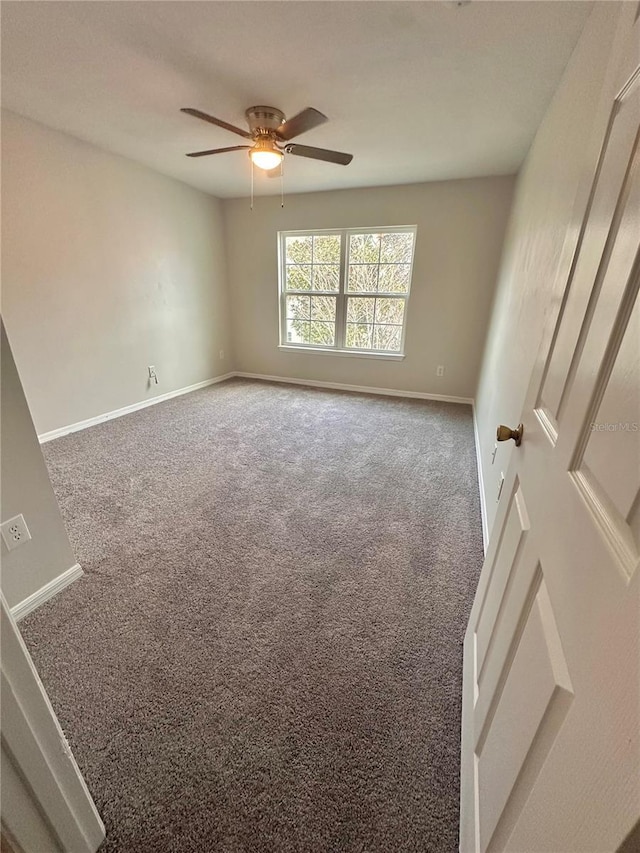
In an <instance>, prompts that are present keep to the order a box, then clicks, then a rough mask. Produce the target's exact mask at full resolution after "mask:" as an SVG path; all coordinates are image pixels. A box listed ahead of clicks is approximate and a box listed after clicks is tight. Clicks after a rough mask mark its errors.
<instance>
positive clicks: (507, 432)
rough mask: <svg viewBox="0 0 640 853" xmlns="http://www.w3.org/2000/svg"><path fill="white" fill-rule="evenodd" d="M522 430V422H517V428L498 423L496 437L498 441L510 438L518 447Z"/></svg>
mask: <svg viewBox="0 0 640 853" xmlns="http://www.w3.org/2000/svg"><path fill="white" fill-rule="evenodd" d="M523 432H524V426H523V425H522V424H518V428H517V429H511V427H508V426H504V425H503V424H500V426H499V427H498V431H497V434H496V438H497V439H498V441H509V439H510V438H512V439H513V440H514V441H515V443H516V447H520V444H521V442H522V434H523Z"/></svg>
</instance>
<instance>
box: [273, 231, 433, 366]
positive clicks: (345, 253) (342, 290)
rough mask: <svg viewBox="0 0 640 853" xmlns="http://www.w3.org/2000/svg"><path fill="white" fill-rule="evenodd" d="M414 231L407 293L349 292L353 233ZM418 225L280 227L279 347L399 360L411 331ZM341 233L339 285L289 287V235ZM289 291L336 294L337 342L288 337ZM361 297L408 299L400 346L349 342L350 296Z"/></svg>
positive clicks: (294, 292) (325, 294) (289, 349)
mask: <svg viewBox="0 0 640 853" xmlns="http://www.w3.org/2000/svg"><path fill="white" fill-rule="evenodd" d="M408 232H410V233H412V234H413V252H412V253H411V264H410V269H409V288H408V290H407V292H406V293H398V292H390V293H387V292H380V293H378V292H375V293H370V292H356V293H354V292H349V291H348V290H347V277H348V272H349V245H350V242H351V241H350V237H351V235H353V234H395V233H408ZM417 232H418V227H417V225H392V226H388V225H387V226H380V227H377V228H370V227H367V228H314V229H305V230H303V231H279V232H278V298H279V300H280V311H279V318H280V323H279V329H278V340H279V344H278V348H279V349H281V350H288V351H289V352H295V351H300V350H303V351H306V352H316V353H324V354H331V355H341V356H344V355H347V356H359V357H361V358H379V359H388V360H394V361H395V360H399V359H403V358H404V345H405V338H406V333H407V320H408V309H409V297H410V296H411V284H412V281H413V262H414V259H415V254H416V238H417ZM325 234H339V235H340V286H339V289H338V290H337V291H336V290H332V291H324V290H316V291H313V290H304V291H303V290H300V291H298V290H287V289H286V242H285V241H286V238H287V237H312V236H314V235H325ZM287 295H290V296H293V295H305V296H314V295H316V296H333V297H335V299H336V326H335V342H334V345H333V346H327V345H321V344H310V343H294V342H292V341H287V340H286V334H287V320H286V297H287ZM349 297H352V298H356V299H357V298H359V297H382V298H390V299H403V300H404V314H403V321H402V337H401V341H400V349H399V350H379V349H355V348H353V347H347V346H346V345H345V337H346V330H347V318H346V308H347V298H349Z"/></svg>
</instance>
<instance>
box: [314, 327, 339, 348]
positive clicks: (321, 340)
mask: <svg viewBox="0 0 640 853" xmlns="http://www.w3.org/2000/svg"><path fill="white" fill-rule="evenodd" d="M335 328H336V327H335V323H320V322H318V321H315V322H314V321H312V322H311V323H309V343H310V344H315V345H316V346H326V347H332V346H333V344H334V341H335Z"/></svg>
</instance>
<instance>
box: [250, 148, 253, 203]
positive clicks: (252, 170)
mask: <svg viewBox="0 0 640 853" xmlns="http://www.w3.org/2000/svg"><path fill="white" fill-rule="evenodd" d="M249 160H250V161H251V210H253V160H251V157H249Z"/></svg>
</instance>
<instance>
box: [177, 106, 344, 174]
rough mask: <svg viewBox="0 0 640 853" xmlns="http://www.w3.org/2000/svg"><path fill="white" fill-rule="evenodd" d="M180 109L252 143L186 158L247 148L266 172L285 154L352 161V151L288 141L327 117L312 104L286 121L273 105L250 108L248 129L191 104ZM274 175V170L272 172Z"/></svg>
mask: <svg viewBox="0 0 640 853" xmlns="http://www.w3.org/2000/svg"><path fill="white" fill-rule="evenodd" d="M181 112H183V113H187V114H188V115H191V116H195V117H196V118H199V119H202V121H208V122H209V123H210V124H215V125H217V126H218V127H222V128H224V129H225V130H230V131H231V133H236V134H237V135H238V136H243V137H244V138H245V139H250V140H251V142H252V144H251V145H232V146H231V147H230V148H211V149H209V150H207V151H193V152H192V153H191V154H187V157H207V156H208V155H209V154H224V153H225V152H227V151H242V150H248V151H249V157H250V158H251V161H252V162H253V163H254V165H256V166H258V168H260V169H264V171H265V172H270V171H272V170H274V169H276V167H277V166H280V165H281V163H282V160H283V158H284V155H285V154H294V155H296V156H297V157H309V158H311V159H312V160H326V161H327V162H328V163H338V164H339V165H340V166H348V165H349V163H350V162H351V161H352V160H353V154H343V153H342V152H341V151H330V150H329V149H328V148H312V147H311V146H309V145H298V144H296V143H290V142H289V140H290V139H293V138H294V137H296V136H300V134H302V133H306V132H307V131H308V130H311V129H312V128H314V127H318V125H320V124H324V123H325V121H328V118H327V117H326V116H325V115H323V114H322V113H321V112H319V111H318V110H314V109H313V107H307V108H306V109H304V110H302V112H299V113H298V114H297V115H295V116H293V118H290V119H289V120H288V121H287V120H286V117H285V114H284V113H283V112H282V110H278V109H276V108H275V107H249V109H248V110H246V112H245V115H246V117H247V124H248V125H249V130H242V128H240V127H236V126H235V125H233V124H229V123H228V122H226V121H223V120H222V119H219V118H215V117H214V116H210V115H208V114H207V113H203V112H202V111H201V110H196V109H194V108H193V107H183V108H182V110H181ZM272 174H273V172H272Z"/></svg>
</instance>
